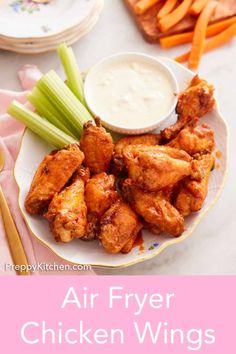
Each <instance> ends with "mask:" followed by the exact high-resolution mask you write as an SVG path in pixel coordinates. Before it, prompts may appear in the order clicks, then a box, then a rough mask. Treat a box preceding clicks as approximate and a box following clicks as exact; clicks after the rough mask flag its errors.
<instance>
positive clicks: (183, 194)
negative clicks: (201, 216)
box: [174, 154, 215, 216]
mask: <svg viewBox="0 0 236 354" xmlns="http://www.w3.org/2000/svg"><path fill="white" fill-rule="evenodd" d="M214 161H215V160H214V157H213V156H212V155H210V154H207V155H203V156H201V157H200V158H199V162H200V164H201V167H202V169H203V170H204V177H203V178H202V179H201V180H200V181H195V180H191V179H190V178H186V179H184V180H183V181H182V182H181V187H180V189H179V193H178V195H177V198H176V201H175V203H174V205H175V207H176V208H177V209H178V210H179V212H180V213H181V214H182V215H183V216H188V215H190V214H191V213H192V212H196V211H199V210H200V209H201V208H202V205H203V203H204V200H205V198H206V196H207V192H208V179H209V176H210V172H211V170H212V168H213V167H214Z"/></svg>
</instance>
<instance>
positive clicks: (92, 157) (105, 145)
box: [80, 118, 114, 174]
mask: <svg viewBox="0 0 236 354" xmlns="http://www.w3.org/2000/svg"><path fill="white" fill-rule="evenodd" d="M95 122H96V125H94V124H93V123H92V122H87V123H85V125H84V130H83V134H82V137H81V140H80V148H81V150H82V151H83V152H84V155H85V160H84V163H85V166H86V167H88V168H89V169H90V172H91V173H92V174H95V173H101V172H107V171H108V169H109V166H110V161H111V159H112V154H113V149H114V144H113V141H112V137H111V134H109V133H107V132H106V130H105V129H104V128H103V127H102V126H101V121H100V119H99V118H96V119H95Z"/></svg>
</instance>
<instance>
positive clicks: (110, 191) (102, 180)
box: [83, 172, 118, 240]
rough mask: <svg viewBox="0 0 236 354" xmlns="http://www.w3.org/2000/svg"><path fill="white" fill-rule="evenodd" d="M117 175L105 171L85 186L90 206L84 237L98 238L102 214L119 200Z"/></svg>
mask: <svg viewBox="0 0 236 354" xmlns="http://www.w3.org/2000/svg"><path fill="white" fill-rule="evenodd" d="M117 198H118V193H117V192H116V190H115V177H114V176H113V175H107V174H106V173H105V172H102V173H100V174H97V175H94V176H93V177H92V178H91V179H90V180H89V181H88V182H87V184H86V187H85V202H86V204H87V207H88V224H87V231H86V236H84V237H83V239H86V240H91V239H94V238H96V236H97V233H98V228H99V221H100V218H101V216H102V215H103V214H104V213H105V212H106V211H107V209H109V208H110V206H111V205H112V204H113V203H114V202H115V201H116V200H117Z"/></svg>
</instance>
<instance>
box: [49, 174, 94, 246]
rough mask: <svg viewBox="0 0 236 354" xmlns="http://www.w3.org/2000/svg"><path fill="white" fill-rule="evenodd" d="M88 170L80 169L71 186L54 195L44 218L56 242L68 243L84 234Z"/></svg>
mask: <svg viewBox="0 0 236 354" xmlns="http://www.w3.org/2000/svg"><path fill="white" fill-rule="evenodd" d="M88 178H89V170H88V169H84V168H80V169H79V170H78V171H77V173H76V176H75V178H74V181H73V182H72V184H71V185H70V186H68V187H66V188H65V189H63V191H62V192H60V193H58V194H56V195H55V196H54V198H53V200H52V201H51V203H50V205H49V207H48V212H47V213H46V214H45V215H44V217H45V218H46V219H47V220H48V221H49V223H50V229H51V231H52V233H53V235H54V237H55V240H56V241H61V242H64V243H68V242H70V241H72V240H73V239H74V238H81V237H82V236H84V234H85V232H86V224H87V206H86V203H85V200H84V185H85V182H86V180H87V179H88Z"/></svg>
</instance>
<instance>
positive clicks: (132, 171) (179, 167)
mask: <svg viewBox="0 0 236 354" xmlns="http://www.w3.org/2000/svg"><path fill="white" fill-rule="evenodd" d="M124 159H125V164H126V167H127V169H128V174H129V177H130V178H131V179H132V181H133V182H134V183H135V184H137V185H138V186H139V187H140V188H142V189H144V190H146V191H150V192H154V191H158V190H160V189H162V188H164V187H166V186H169V185H173V184H175V183H176V182H178V181H179V180H181V179H183V178H184V177H186V176H189V175H191V174H192V173H193V164H192V158H191V157H190V156H189V155H188V154H187V153H186V152H185V151H182V150H178V149H174V148H171V147H169V146H158V145H157V146H144V145H135V146H129V147H127V148H125V150H124Z"/></svg>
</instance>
